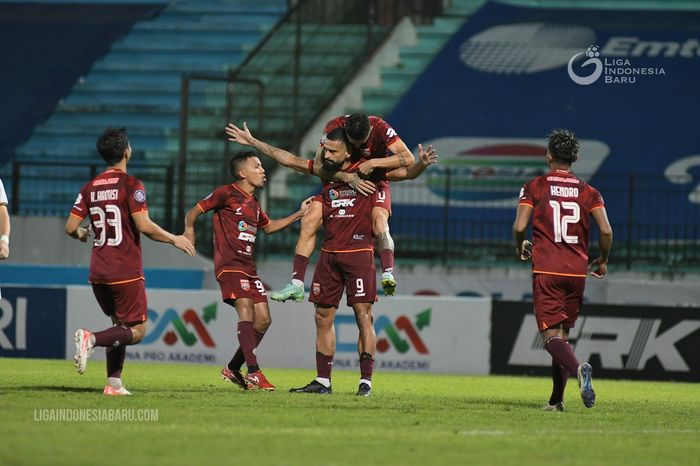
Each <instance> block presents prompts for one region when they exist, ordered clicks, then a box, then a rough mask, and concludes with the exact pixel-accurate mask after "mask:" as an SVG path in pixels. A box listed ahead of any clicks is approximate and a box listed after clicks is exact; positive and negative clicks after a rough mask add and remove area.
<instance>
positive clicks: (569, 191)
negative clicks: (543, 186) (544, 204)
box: [549, 185, 578, 197]
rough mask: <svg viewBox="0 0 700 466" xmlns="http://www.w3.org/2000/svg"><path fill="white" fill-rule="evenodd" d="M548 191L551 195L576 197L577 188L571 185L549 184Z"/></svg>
mask: <svg viewBox="0 0 700 466" xmlns="http://www.w3.org/2000/svg"><path fill="white" fill-rule="evenodd" d="M549 192H550V193H551V194H552V196H559V197H578V188H574V187H572V186H555V185H551V186H550V187H549Z"/></svg>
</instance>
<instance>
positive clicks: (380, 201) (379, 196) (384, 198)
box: [372, 181, 391, 215]
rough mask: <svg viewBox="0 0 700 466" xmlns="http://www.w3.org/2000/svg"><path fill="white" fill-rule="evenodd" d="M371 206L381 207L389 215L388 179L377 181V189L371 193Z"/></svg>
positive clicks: (389, 195) (389, 192)
mask: <svg viewBox="0 0 700 466" xmlns="http://www.w3.org/2000/svg"><path fill="white" fill-rule="evenodd" d="M372 207H373V208H374V207H382V208H383V209H386V210H387V211H388V212H389V215H391V185H390V184H389V182H388V181H380V182H379V183H377V190H376V191H375V192H374V194H372Z"/></svg>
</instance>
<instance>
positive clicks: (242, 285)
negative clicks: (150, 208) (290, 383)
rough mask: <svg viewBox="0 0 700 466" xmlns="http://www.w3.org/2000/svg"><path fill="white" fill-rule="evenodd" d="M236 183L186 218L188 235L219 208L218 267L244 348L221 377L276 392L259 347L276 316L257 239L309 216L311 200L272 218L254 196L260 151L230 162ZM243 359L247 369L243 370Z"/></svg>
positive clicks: (260, 173) (259, 180) (259, 182)
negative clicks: (260, 359)
mask: <svg viewBox="0 0 700 466" xmlns="http://www.w3.org/2000/svg"><path fill="white" fill-rule="evenodd" d="M229 170H230V172H231V175H232V176H233V177H234V178H235V180H236V181H235V182H234V183H232V184H228V185H225V186H220V187H218V188H216V189H215V190H214V192H212V193H211V194H209V195H208V196H207V197H205V198H204V199H202V200H201V201H199V202H198V203H197V204H196V205H195V206H194V207H192V208H191V209H190V210H189V211H188V212H187V215H186V217H185V231H184V233H183V234H184V236H185V237H187V238H188V239H190V241H192V243H193V244H194V240H195V231H194V225H195V222H196V220H197V217H199V216H200V215H201V214H203V213H205V212H208V211H210V210H213V211H214V216H213V218H212V224H213V227H214V267H215V273H216V280H217V281H218V282H219V287H220V288H221V296H222V299H223V301H224V302H225V303H226V304H229V305H231V306H233V307H234V308H235V309H236V312H237V313H238V342H239V347H238V350H237V351H236V353H235V354H234V356H233V358H232V359H231V361H230V362H229V363H228V365H227V366H224V368H223V369H222V370H221V377H222V378H224V379H228V380H230V381H231V382H233V383H234V384H236V385H238V386H239V387H241V388H242V389H244V390H249V389H253V388H260V389H262V390H268V391H270V390H274V389H275V386H274V385H272V384H271V383H270V382H269V381H268V380H267V378H266V377H265V375H263V373H262V371H261V370H260V367H259V365H258V360H257V355H256V350H257V347H258V345H259V344H260V342H261V341H262V339H263V337H264V335H265V332H266V331H267V329H268V328H269V327H270V324H271V323H272V319H271V317H270V308H269V307H268V305H267V293H266V292H265V286H264V285H263V283H262V281H260V277H259V276H258V272H257V267H256V265H255V261H254V260H253V253H254V248H255V238H256V236H257V234H258V232H259V231H260V230H262V231H264V232H265V233H268V234H271V233H274V232H276V231H280V230H282V229H284V228H286V227H288V226H289V225H291V224H292V223H294V222H295V221H297V220H299V219H300V218H302V217H303V216H304V214H306V212H307V210H308V208H309V205H310V204H311V198H308V199H306V200H305V201H304V202H302V204H301V207H300V208H299V210H298V211H297V212H295V213H293V214H292V215H289V216H287V217H285V218H283V219H277V220H270V218H269V217H268V216H267V214H266V213H265V212H264V211H263V210H262V208H261V207H260V204H259V203H258V200H257V199H256V198H255V196H253V194H254V193H255V190H256V189H259V188H262V187H263V186H264V185H265V181H266V178H265V169H264V168H263V166H262V163H260V159H259V158H258V157H257V154H256V153H255V152H252V151H241V152H239V153H237V154H236V155H234V156H233V158H232V159H231V161H230V163H229ZM243 362H245V363H246V365H247V366H248V373H247V375H246V376H245V377H244V376H243V374H241V370H240V369H241V366H242V365H243Z"/></svg>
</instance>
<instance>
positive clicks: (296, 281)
mask: <svg viewBox="0 0 700 466" xmlns="http://www.w3.org/2000/svg"><path fill="white" fill-rule="evenodd" d="M292 285H294V286H296V287H298V288H304V282H302V281H301V280H299V279H298V278H292Z"/></svg>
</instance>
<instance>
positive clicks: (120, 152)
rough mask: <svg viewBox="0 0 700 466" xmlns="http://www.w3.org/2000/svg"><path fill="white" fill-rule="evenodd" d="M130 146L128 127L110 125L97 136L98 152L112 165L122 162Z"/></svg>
mask: <svg viewBox="0 0 700 466" xmlns="http://www.w3.org/2000/svg"><path fill="white" fill-rule="evenodd" d="M128 148H129V139H128V138H127V137H126V128H112V127H111V126H110V127H109V128H107V129H106V130H104V132H103V133H102V134H101V135H100V137H98V138H97V152H99V153H100V156H101V157H102V159H103V160H104V161H105V162H106V163H107V165H109V166H110V167H111V166H114V165H116V164H118V163H119V162H121V160H122V159H123V158H124V151H125V150H127V149H128Z"/></svg>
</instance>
